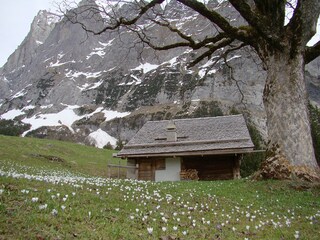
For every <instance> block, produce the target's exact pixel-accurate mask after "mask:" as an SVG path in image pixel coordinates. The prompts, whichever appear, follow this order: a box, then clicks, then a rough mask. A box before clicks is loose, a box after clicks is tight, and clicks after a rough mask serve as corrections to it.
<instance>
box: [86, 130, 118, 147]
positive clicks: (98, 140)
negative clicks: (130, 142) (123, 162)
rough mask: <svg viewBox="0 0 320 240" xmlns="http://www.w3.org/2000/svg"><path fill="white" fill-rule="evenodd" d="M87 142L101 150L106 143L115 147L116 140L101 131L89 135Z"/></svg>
mask: <svg viewBox="0 0 320 240" xmlns="http://www.w3.org/2000/svg"><path fill="white" fill-rule="evenodd" d="M88 140H89V141H90V142H91V144H94V145H95V146H96V147H98V148H103V147H104V146H105V145H107V143H110V144H111V145H112V146H113V147H115V146H116V143H117V139H115V138H114V137H112V136H110V135H109V134H108V133H107V132H105V131H103V130H101V129H98V130H97V131H95V132H92V133H90V134H89V136H88Z"/></svg>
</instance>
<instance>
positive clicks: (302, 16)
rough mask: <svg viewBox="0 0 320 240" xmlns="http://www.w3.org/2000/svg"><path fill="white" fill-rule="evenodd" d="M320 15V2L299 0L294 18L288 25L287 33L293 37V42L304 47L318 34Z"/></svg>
mask: <svg viewBox="0 0 320 240" xmlns="http://www.w3.org/2000/svg"><path fill="white" fill-rule="evenodd" d="M319 14H320V1H309V3H305V2H304V0H298V2H297V6H296V8H295V10H294V13H293V16H292V18H291V20H290V22H289V24H288V25H287V31H289V32H291V35H292V36H293V37H292V39H291V41H294V42H296V43H297V45H300V44H299V43H300V42H301V43H302V45H303V46H305V45H306V44H307V42H308V41H309V40H310V39H311V38H312V36H313V35H314V34H315V33H316V26H317V20H318V17H319Z"/></svg>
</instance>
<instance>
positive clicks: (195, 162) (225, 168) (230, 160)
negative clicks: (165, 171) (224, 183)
mask: <svg viewBox="0 0 320 240" xmlns="http://www.w3.org/2000/svg"><path fill="white" fill-rule="evenodd" d="M240 158H241V155H235V154H232V155H210V156H190V157H183V160H182V166H181V170H187V169H196V170H197V171H198V177H199V180H227V179H234V178H239V177H240Z"/></svg>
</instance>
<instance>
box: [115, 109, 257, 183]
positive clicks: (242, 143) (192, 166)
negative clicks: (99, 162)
mask: <svg viewBox="0 0 320 240" xmlns="http://www.w3.org/2000/svg"><path fill="white" fill-rule="evenodd" d="M253 148H254V145H253V143H252V141H251V138H250V135H249V131H248V128H247V125H246V122H245V120H244V117H243V116H242V115H232V116H221V117H206V118H192V119H175V120H163V121H149V122H147V123H146V124H145V125H144V126H143V127H142V128H141V129H140V130H139V131H138V133H137V134H136V135H135V136H134V137H133V138H132V139H131V140H130V141H129V142H128V143H127V144H126V145H125V146H124V148H123V149H122V150H121V151H120V152H119V153H118V157H121V158H127V161H128V165H129V166H137V169H136V172H135V170H132V171H130V170H128V174H127V177H129V178H137V179H139V180H150V181H179V180H183V179H199V180H216V179H235V178H239V177H240V163H241V158H242V155H243V154H244V153H248V152H251V151H253Z"/></svg>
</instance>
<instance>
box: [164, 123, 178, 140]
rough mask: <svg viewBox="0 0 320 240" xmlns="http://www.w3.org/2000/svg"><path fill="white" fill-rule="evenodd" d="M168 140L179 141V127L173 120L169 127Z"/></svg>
mask: <svg viewBox="0 0 320 240" xmlns="http://www.w3.org/2000/svg"><path fill="white" fill-rule="evenodd" d="M166 130H167V141H168V142H176V141H177V127H176V125H175V124H174V122H173V121H170V122H169V124H168V126H167V128H166Z"/></svg>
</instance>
